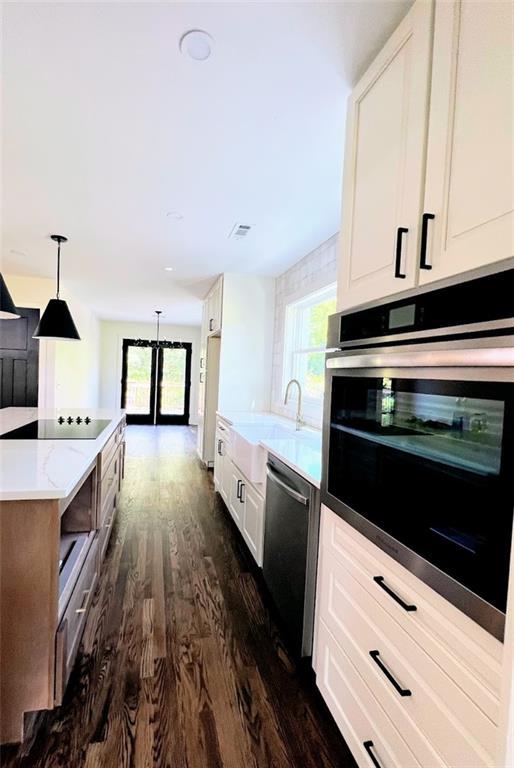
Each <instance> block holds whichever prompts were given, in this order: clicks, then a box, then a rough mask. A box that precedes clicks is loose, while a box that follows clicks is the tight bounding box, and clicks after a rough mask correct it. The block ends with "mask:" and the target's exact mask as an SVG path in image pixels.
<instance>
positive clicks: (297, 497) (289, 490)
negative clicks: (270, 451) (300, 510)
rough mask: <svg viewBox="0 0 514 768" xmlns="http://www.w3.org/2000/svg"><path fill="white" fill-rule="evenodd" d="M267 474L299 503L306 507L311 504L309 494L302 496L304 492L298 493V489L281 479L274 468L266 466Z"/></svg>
mask: <svg viewBox="0 0 514 768" xmlns="http://www.w3.org/2000/svg"><path fill="white" fill-rule="evenodd" d="M266 474H267V475H268V477H269V478H270V480H273V482H274V483H276V484H277V485H279V486H280V487H281V488H282V490H283V491H285V492H286V493H287V494H288V496H291V498H292V499H294V500H295V501H297V502H298V503H299V504H303V506H304V507H308V506H309V499H308V498H307V496H302V494H301V493H298V491H295V490H294V488H290V486H289V485H287V483H284V481H283V480H281V479H280V478H279V476H278V475H277V474H275V472H273V470H271V469H270V468H269V467H268V466H267V467H266Z"/></svg>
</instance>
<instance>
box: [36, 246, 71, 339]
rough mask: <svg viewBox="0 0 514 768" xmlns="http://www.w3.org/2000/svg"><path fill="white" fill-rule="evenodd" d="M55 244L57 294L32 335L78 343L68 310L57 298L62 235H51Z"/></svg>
mask: <svg viewBox="0 0 514 768" xmlns="http://www.w3.org/2000/svg"><path fill="white" fill-rule="evenodd" d="M51 238H52V240H53V241H54V242H55V243H57V293H56V298H55V299H50V301H49V302H48V304H47V307H46V309H45V311H44V312H43V317H42V318H41V320H40V321H39V325H38V327H37V328H36V332H35V333H34V337H33V338H34V339H70V340H74V341H80V336H79V332H78V331H77V327H76V325H75V323H74V322H73V318H72V316H71V313H70V310H69V309H68V305H67V304H66V302H65V301H63V300H62V299H61V298H59V288H60V282H61V243H66V242H68V238H67V237H64V235H51Z"/></svg>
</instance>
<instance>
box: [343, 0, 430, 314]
mask: <svg viewBox="0 0 514 768" xmlns="http://www.w3.org/2000/svg"><path fill="white" fill-rule="evenodd" d="M432 17H433V4H432V3H431V2H429V1H427V0H418V2H417V3H416V4H415V5H414V6H413V7H412V9H411V10H410V11H409V13H408V14H407V16H406V17H405V18H404V20H403V21H402V23H401V24H400V25H399V27H398V28H397V29H396V31H395V32H394V33H393V35H392V37H391V38H390V39H389V41H388V42H387V43H386V45H385V46H384V48H383V49H382V51H381V52H380V53H379V55H378V56H377V58H376V59H375V61H374V62H373V64H372V65H371V67H370V68H369V69H368V70H367V72H366V74H365V75H364V77H363V78H362V79H361V80H360V82H359V83H358V85H357V86H356V87H355V89H354V91H353V92H352V95H351V97H350V100H349V104H348V121H347V145H346V157H345V169H344V174H345V182H344V191H343V212H342V230H341V248H342V252H341V255H340V279H339V289H338V290H339V296H338V304H339V309H346V308H348V307H352V306H356V305H358V304H362V303H364V302H367V301H370V300H373V299H377V298H382V297H384V296H386V295H388V294H393V293H395V292H398V291H403V290H405V289H407V288H410V287H412V286H413V285H415V283H416V280H417V256H418V236H419V224H420V215H421V206H422V194H423V188H424V167H425V149H426V127H427V121H428V115H427V112H428V83H429V73H430V60H431V43H432Z"/></svg>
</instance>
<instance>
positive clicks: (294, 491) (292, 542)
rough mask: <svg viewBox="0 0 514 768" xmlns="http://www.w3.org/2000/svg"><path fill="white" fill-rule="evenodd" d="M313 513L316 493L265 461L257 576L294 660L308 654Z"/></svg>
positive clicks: (313, 576) (313, 561) (286, 470)
mask: <svg viewBox="0 0 514 768" xmlns="http://www.w3.org/2000/svg"><path fill="white" fill-rule="evenodd" d="M319 510H320V503H319V491H318V490H317V489H316V488H314V487H313V486H312V485H310V483H308V482H307V481H306V480H304V479H303V478H302V477H300V476H299V475H298V474H297V473H296V472H293V470H291V469H289V467H287V466H286V465H285V464H284V463H283V462H281V461H279V460H278V459H276V458H275V457H273V456H270V457H269V459H268V464H267V487H266V518H265V529H264V558H263V566H262V570H263V575H264V580H265V582H266V585H267V587H268V589H269V591H270V593H271V596H272V598H273V602H274V603H275V606H276V608H277V610H278V613H279V615H280V617H281V619H282V628H283V629H284V631H285V633H286V635H287V636H288V640H289V647H290V649H291V651H292V652H293V653H294V654H295V656H297V657H301V656H310V655H311V654H312V633H313V625H314V598H315V592H316V567H317V558H318V536H319Z"/></svg>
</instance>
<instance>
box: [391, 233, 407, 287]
mask: <svg viewBox="0 0 514 768" xmlns="http://www.w3.org/2000/svg"><path fill="white" fill-rule="evenodd" d="M408 231H409V230H408V229H407V227H398V231H397V232H396V260H395V266H394V276H395V277H399V278H402V279H403V278H405V277H407V275H406V274H405V272H402V271H401V269H402V243H403V235H406V234H407V232H408Z"/></svg>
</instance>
